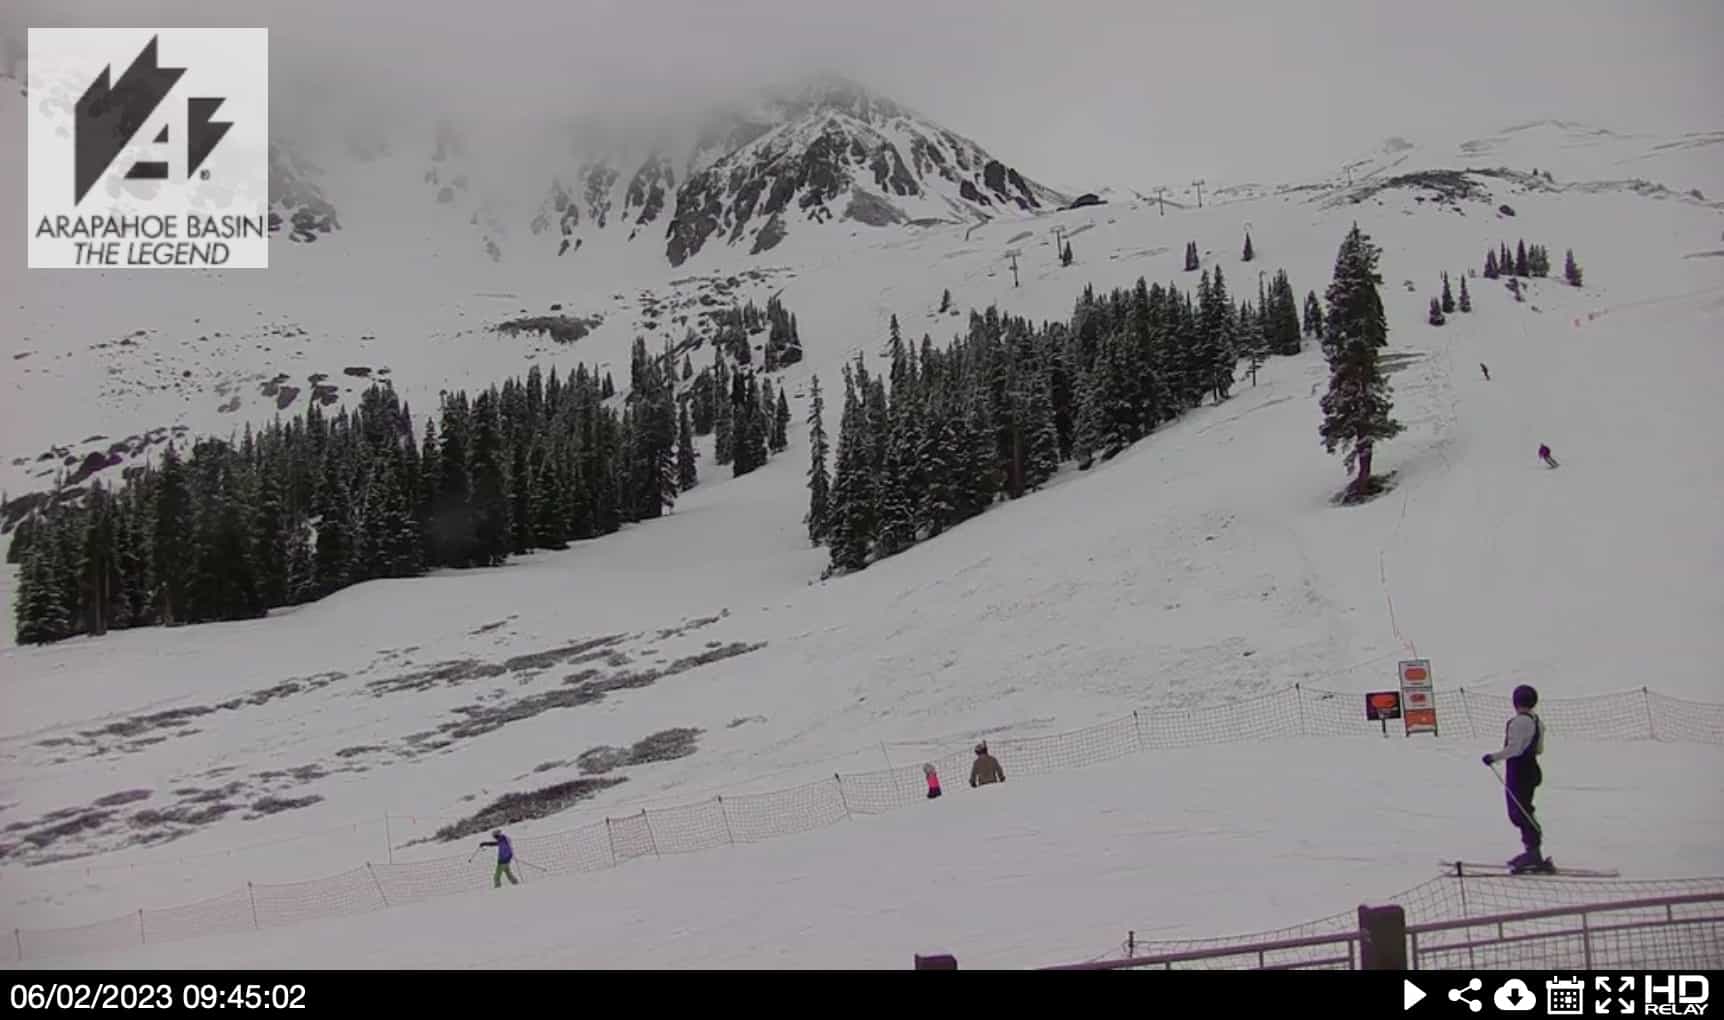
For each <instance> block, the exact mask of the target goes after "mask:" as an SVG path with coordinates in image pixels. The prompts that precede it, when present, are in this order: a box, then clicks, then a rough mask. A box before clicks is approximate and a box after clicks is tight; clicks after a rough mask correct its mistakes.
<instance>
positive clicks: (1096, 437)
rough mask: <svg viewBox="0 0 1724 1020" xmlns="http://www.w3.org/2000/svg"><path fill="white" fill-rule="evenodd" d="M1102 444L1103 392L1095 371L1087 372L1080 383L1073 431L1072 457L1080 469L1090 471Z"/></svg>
mask: <svg viewBox="0 0 1724 1020" xmlns="http://www.w3.org/2000/svg"><path fill="white" fill-rule="evenodd" d="M1101 446H1102V414H1101V394H1100V387H1099V386H1098V385H1097V380H1096V377H1095V373H1093V372H1085V373H1084V374H1083V377H1082V379H1081V380H1080V381H1079V383H1078V411H1077V423H1076V425H1075V427H1074V430H1073V433H1072V457H1073V459H1075V460H1076V461H1077V466H1078V470H1080V471H1088V470H1089V468H1090V465H1091V464H1093V463H1094V462H1095V457H1096V454H1097V453H1098V452H1099V451H1100V449H1101Z"/></svg>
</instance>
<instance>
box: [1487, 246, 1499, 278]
mask: <svg viewBox="0 0 1724 1020" xmlns="http://www.w3.org/2000/svg"><path fill="white" fill-rule="evenodd" d="M1501 275H1502V271H1501V268H1500V267H1499V266H1498V265H1497V253H1496V252H1494V251H1487V252H1485V279H1487V280H1494V279H1496V278H1497V277H1499V276H1501Z"/></svg>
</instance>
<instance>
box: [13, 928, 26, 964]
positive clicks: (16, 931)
mask: <svg viewBox="0 0 1724 1020" xmlns="http://www.w3.org/2000/svg"><path fill="white" fill-rule="evenodd" d="M12 941H14V942H16V943H18V961H19V962H20V963H22V962H23V960H24V931H23V929H21V928H13V929H12Z"/></svg>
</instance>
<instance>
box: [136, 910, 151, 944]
mask: <svg viewBox="0 0 1724 1020" xmlns="http://www.w3.org/2000/svg"><path fill="white" fill-rule="evenodd" d="M148 942H149V940H148V939H146V938H144V908H143V907H139V908H138V945H140V946H141V945H145V944H147V943H148Z"/></svg>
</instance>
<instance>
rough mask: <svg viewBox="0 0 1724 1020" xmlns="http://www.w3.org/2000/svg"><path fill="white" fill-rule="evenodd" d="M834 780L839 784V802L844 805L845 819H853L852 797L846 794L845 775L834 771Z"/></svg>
mask: <svg viewBox="0 0 1724 1020" xmlns="http://www.w3.org/2000/svg"><path fill="white" fill-rule="evenodd" d="M832 781H833V782H834V783H837V784H838V803H840V804H842V805H844V820H845V821H847V822H848V821H853V819H852V818H851V817H850V798H849V797H846V796H844V777H843V776H840V775H839V774H838V773H836V772H834V773H832Z"/></svg>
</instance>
